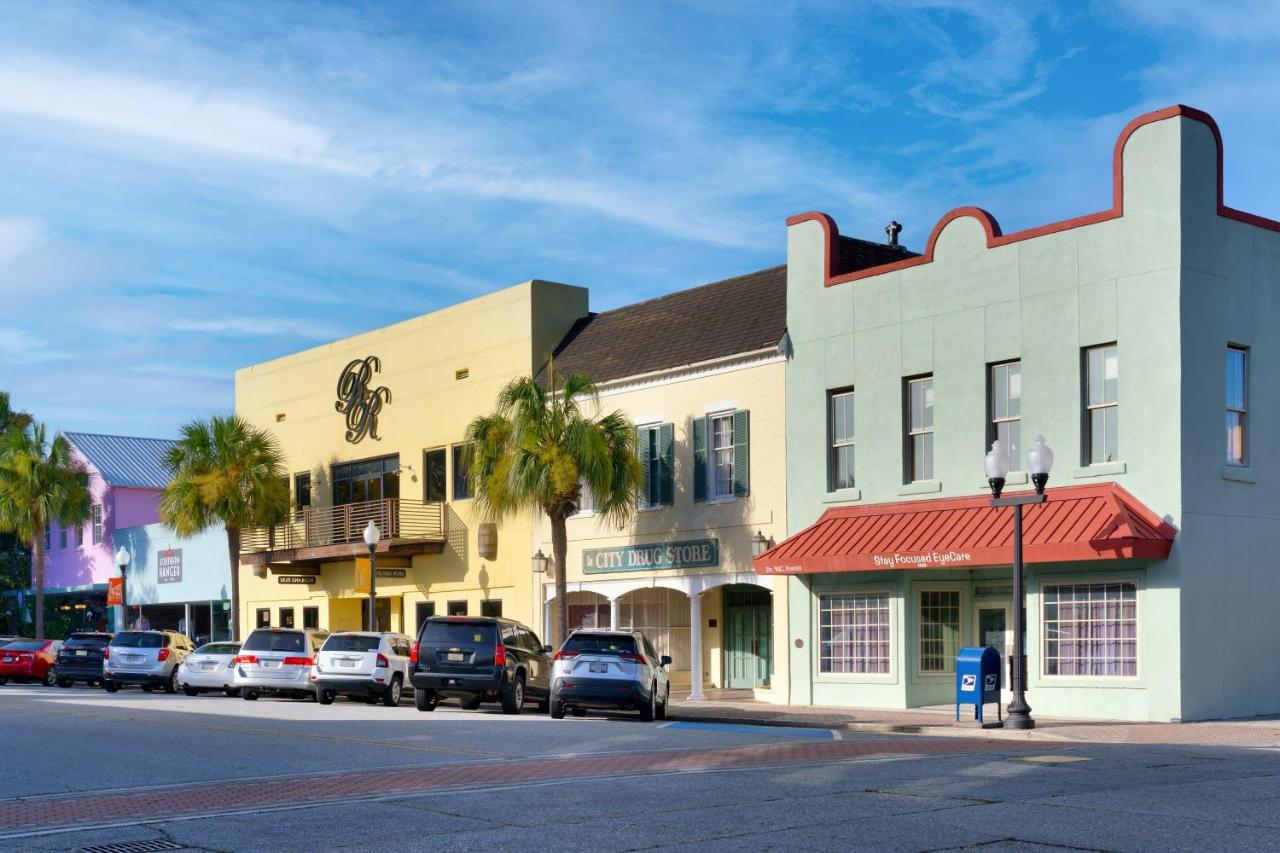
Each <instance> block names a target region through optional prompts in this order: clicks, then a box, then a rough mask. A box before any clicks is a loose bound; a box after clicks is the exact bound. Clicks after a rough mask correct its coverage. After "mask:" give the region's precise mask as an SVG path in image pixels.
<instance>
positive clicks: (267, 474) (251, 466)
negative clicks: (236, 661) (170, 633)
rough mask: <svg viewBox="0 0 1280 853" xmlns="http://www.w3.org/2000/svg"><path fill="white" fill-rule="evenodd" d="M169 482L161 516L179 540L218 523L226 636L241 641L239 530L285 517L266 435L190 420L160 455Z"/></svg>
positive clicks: (238, 423)
mask: <svg viewBox="0 0 1280 853" xmlns="http://www.w3.org/2000/svg"><path fill="white" fill-rule="evenodd" d="M165 463H166V464H167V465H168V466H169V471H170V473H171V474H172V475H173V478H172V479H171V480H170V481H169V485H168V486H166V487H165V490H164V492H163V493H162V494H161V496H160V517H161V518H162V519H163V520H164V522H165V523H166V524H168V525H169V526H170V527H172V528H173V529H174V530H175V531H176V532H177V534H178V535H179V536H191V535H193V534H196V533H199V532H200V531H202V530H207V529H208V528H210V527H213V526H215V525H218V524H221V525H222V526H223V527H224V528H226V531H227V553H228V555H229V556H230V558H231V612H232V614H233V615H232V617H231V636H232V639H236V640H238V639H240V531H242V530H244V529H245V528H249V527H261V526H270V525H275V524H279V523H281V522H283V521H284V520H285V519H286V518H288V515H289V486H288V481H287V479H286V475H285V468H284V460H283V457H282V456H281V453H280V446H279V444H277V443H276V440H275V438H274V437H273V436H272V435H271V433H269V432H267V431H266V430H263V429H258V428H257V427H255V426H254V425H253V424H251V423H249V422H248V421H246V420H244V419H243V418H241V417H240V416H238V415H228V416H227V417H212V418H210V419H209V420H207V421H192V422H190V423H188V424H186V425H184V426H183V427H182V437H181V438H180V439H178V441H176V442H174V444H173V446H172V447H171V448H169V451H168V453H167V454H166V455H165Z"/></svg>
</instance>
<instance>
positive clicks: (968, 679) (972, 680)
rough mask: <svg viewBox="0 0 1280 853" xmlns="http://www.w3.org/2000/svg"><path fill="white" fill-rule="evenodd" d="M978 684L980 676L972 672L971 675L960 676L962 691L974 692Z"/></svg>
mask: <svg viewBox="0 0 1280 853" xmlns="http://www.w3.org/2000/svg"><path fill="white" fill-rule="evenodd" d="M977 686H978V676H976V675H973V674H972V673H970V674H969V675H962V676H960V689H961V690H962V691H968V692H972V691H973V688H975V687H977Z"/></svg>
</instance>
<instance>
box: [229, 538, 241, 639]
mask: <svg viewBox="0 0 1280 853" xmlns="http://www.w3.org/2000/svg"><path fill="white" fill-rule="evenodd" d="M227 551H228V553H229V554H230V557H231V639H232V640H234V641H235V642H240V530H239V528H235V527H228V528H227Z"/></svg>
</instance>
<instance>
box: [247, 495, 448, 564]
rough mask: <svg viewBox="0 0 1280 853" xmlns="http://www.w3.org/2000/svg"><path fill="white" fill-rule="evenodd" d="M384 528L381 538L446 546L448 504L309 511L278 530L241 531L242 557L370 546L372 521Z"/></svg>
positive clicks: (391, 501) (391, 502) (390, 502)
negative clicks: (350, 545)
mask: <svg viewBox="0 0 1280 853" xmlns="http://www.w3.org/2000/svg"><path fill="white" fill-rule="evenodd" d="M371 521H372V522H373V523H374V524H376V525H377V526H378V531H379V532H380V534H381V536H380V538H381V539H399V540H426V541H443V540H444V538H445V521H444V504H442V503H423V502H421V501H412V500H410V501H401V500H400V499H399V498H383V499H382V500H379V501H365V502H364V503H356V504H342V505H340V506H325V507H306V508H305V509H303V510H301V511H300V512H295V513H294V520H293V521H291V522H288V523H286V524H277V525H275V526H274V527H254V528H250V529H247V530H243V531H241V532H240V553H242V554H253V553H260V552H263V551H288V550H293V549H298V548H323V547H325V546H328V545H342V544H345V543H359V544H362V545H363V544H364V529H365V527H366V526H368V524H369V522H371Z"/></svg>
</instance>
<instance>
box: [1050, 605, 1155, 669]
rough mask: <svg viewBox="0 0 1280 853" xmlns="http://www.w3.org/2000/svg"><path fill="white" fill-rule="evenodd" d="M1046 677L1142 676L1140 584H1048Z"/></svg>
mask: <svg viewBox="0 0 1280 853" xmlns="http://www.w3.org/2000/svg"><path fill="white" fill-rule="evenodd" d="M1040 601H1041V608H1042V613H1041V619H1042V624H1043V625H1044V632H1043V637H1044V639H1043V642H1044V649H1043V654H1042V655H1041V659H1042V661H1043V664H1042V671H1043V673H1044V675H1046V676H1092V677H1121V678H1126V677H1127V678H1133V677H1136V676H1137V675H1138V585H1137V584H1136V583H1133V582H1132V581H1118V582H1115V581H1113V582H1106V583H1073V584H1046V585H1044V586H1042V587H1041V589H1040Z"/></svg>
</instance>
